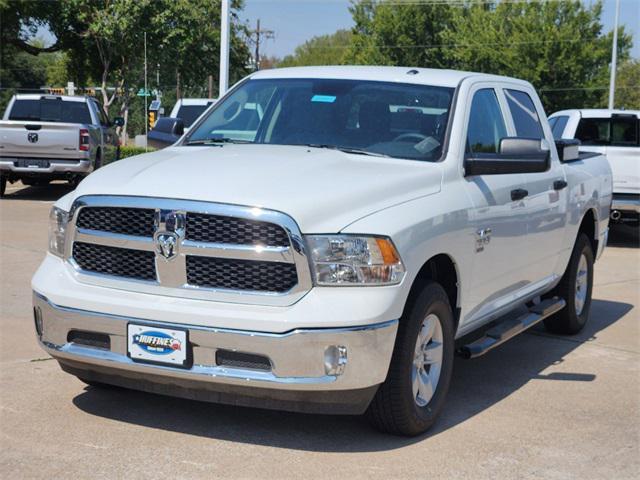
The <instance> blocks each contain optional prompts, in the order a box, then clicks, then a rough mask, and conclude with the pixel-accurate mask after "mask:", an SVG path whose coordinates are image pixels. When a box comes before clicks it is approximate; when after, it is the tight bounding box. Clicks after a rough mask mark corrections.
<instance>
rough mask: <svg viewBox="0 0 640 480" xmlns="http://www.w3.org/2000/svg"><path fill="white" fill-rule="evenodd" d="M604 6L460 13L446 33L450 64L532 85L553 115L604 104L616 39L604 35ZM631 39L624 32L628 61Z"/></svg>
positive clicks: (622, 46) (482, 8)
mask: <svg viewBox="0 0 640 480" xmlns="http://www.w3.org/2000/svg"><path fill="white" fill-rule="evenodd" d="M601 13H602V5H601V4H600V3H599V2H596V3H595V4H593V5H591V6H588V5H585V4H583V3H581V2H579V1H562V2H561V1H559V0H552V1H548V2H528V3H506V2H500V3H498V4H496V5H494V6H491V7H490V8H488V7H487V6H486V5H477V4H476V5H471V6H469V7H468V8H464V9H456V11H455V16H454V23H453V25H454V28H453V29H451V30H449V31H447V32H446V33H445V35H444V39H445V42H446V43H448V44H451V45H453V48H451V49H449V51H448V53H449V55H448V56H449V58H450V65H451V66H452V67H454V68H461V69H465V70H471V71H478V72H486V73H495V74H501V75H507V76H513V77H518V78H522V79H525V80H528V81H530V82H531V83H532V84H533V85H534V86H535V87H536V88H537V89H538V93H539V94H540V97H541V99H542V103H543V104H544V106H545V108H546V109H547V110H548V112H549V113H551V112H553V111H557V110H561V109H564V108H577V107H579V108H587V107H597V106H602V104H603V94H605V95H606V88H605V87H606V85H607V79H608V62H609V58H610V56H611V42H612V39H611V35H603V32H602V28H603V27H602V23H601V21H600V17H601ZM631 43H632V42H631V36H630V35H628V34H626V33H625V32H624V29H623V28H620V31H619V35H618V48H619V55H620V58H621V59H625V58H628V55H629V50H630V48H631Z"/></svg>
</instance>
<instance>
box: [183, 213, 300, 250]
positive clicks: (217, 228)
mask: <svg viewBox="0 0 640 480" xmlns="http://www.w3.org/2000/svg"><path fill="white" fill-rule="evenodd" d="M186 230H187V232H186V238H187V240H193V241H194V242H212V243H234V244H238V245H267V246H271V247H281V246H287V245H289V237H288V236H287V232H285V231H284V229H283V228H282V227H280V226H278V225H274V224H273V223H266V222H256V221H255V220H245V219H242V218H233V217H221V216H219V215H207V214H202V213H188V214H187V228H186Z"/></svg>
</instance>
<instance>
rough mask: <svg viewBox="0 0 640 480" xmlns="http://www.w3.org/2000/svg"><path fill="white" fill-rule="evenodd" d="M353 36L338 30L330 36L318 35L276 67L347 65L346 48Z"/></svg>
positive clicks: (345, 31)
mask: <svg viewBox="0 0 640 480" xmlns="http://www.w3.org/2000/svg"><path fill="white" fill-rule="evenodd" d="M352 37H353V34H352V33H351V31H349V30H338V31H337V32H335V33H332V34H331V35H320V36H317V37H313V38H312V39H311V40H307V41H306V42H304V43H303V44H302V45H300V46H299V47H296V49H295V52H294V54H293V55H287V56H286V57H284V58H283V59H282V60H281V61H280V62H278V64H277V65H278V67H300V66H305V65H343V64H345V63H347V53H348V48H349V45H350V43H351V40H352Z"/></svg>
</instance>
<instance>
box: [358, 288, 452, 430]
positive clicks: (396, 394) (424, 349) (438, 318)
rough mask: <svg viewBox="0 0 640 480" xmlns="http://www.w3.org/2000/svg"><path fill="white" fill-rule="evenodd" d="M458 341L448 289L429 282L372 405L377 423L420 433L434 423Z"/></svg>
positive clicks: (408, 315) (404, 324)
mask: <svg viewBox="0 0 640 480" xmlns="http://www.w3.org/2000/svg"><path fill="white" fill-rule="evenodd" d="M453 341H454V324H453V314H452V312H451V307H450V305H449V299H448V297H447V294H446V293H445V291H444V290H443V289H442V287H441V286H440V285H438V284H437V283H435V282H429V283H428V284H427V285H425V287H424V288H423V290H422V292H421V293H420V294H419V295H418V297H417V298H416V299H415V301H414V302H413V304H412V305H411V306H410V307H409V308H408V309H407V311H406V312H405V314H404V315H403V317H402V318H401V319H400V325H399V327H398V335H397V337H396V343H395V347H394V352H393V357H392V359H391V364H390V366H389V373H388V375H387V379H386V381H385V382H384V383H383V384H382V385H381V386H380V388H379V389H378V392H377V393H376V395H375V397H374V399H373V401H372V402H371V405H369V409H368V410H367V417H368V419H369V421H370V422H371V423H372V424H373V426H375V427H376V428H377V429H379V430H381V431H383V432H387V433H393V434H396V435H419V434H421V433H423V432H425V431H426V430H427V429H429V428H430V427H431V426H432V425H433V424H434V422H435V421H436V419H437V417H438V415H439V414H440V411H441V410H442V408H443V406H444V400H445V397H446V394H447V391H448V390H449V383H450V382H451V373H452V370H453V354H454V343H453Z"/></svg>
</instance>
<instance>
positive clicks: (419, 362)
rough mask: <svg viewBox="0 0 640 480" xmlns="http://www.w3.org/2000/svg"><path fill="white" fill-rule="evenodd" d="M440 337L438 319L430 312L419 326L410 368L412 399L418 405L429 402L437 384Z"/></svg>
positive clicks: (440, 357) (441, 345)
mask: <svg viewBox="0 0 640 480" xmlns="http://www.w3.org/2000/svg"><path fill="white" fill-rule="evenodd" d="M442 339H443V337H442V325H441V324H440V319H439V318H438V317H437V316H436V315H434V314H433V313H432V314H430V315H428V316H427V317H426V318H425V319H424V320H423V321H422V325H421V326H420V331H419V332H418V338H417V340H416V346H415V352H414V357H413V366H412V368H411V385H412V387H413V399H414V400H415V402H416V404H417V405H418V406H420V407H424V406H425V405H426V404H427V403H429V401H430V400H431V398H432V397H433V395H434V394H435V392H436V387H437V386H438V380H439V379H440V371H441V370H442V355H443V344H442Z"/></svg>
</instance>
